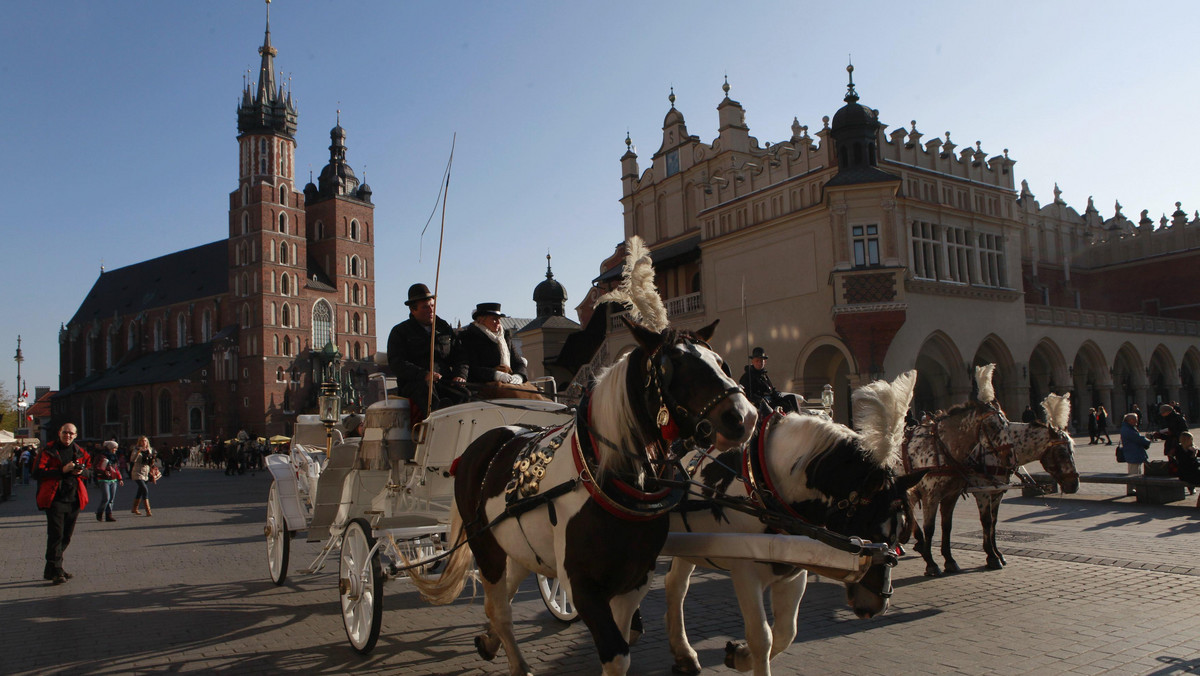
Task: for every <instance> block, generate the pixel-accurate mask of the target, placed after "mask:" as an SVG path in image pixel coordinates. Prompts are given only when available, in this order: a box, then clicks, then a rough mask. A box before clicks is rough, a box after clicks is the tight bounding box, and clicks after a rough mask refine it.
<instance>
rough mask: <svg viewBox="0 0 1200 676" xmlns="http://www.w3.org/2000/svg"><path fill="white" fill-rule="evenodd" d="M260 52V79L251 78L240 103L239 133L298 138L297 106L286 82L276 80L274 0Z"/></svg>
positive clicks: (269, 3) (268, 14)
mask: <svg viewBox="0 0 1200 676" xmlns="http://www.w3.org/2000/svg"><path fill="white" fill-rule="evenodd" d="M258 53H259V56H261V57H262V58H261V63H260V64H259V67H258V82H257V83H252V82H250V81H247V82H246V86H245V88H244V89H243V91H242V101H241V103H240V104H239V105H238V132H240V133H242V134H264V133H267V134H277V135H280V136H285V137H287V138H294V137H295V135H296V107H295V106H294V105H293V104H292V94H291V92H290V91H286V92H285V91H284V88H283V83H282V82H278V83H277V82H276V80H275V55H276V54H277V53H278V52H277V51H276V50H275V48H274V47H273V46H271V0H267V29H266V34H265V35H264V36H263V44H262V46H261V47H259V48H258Z"/></svg>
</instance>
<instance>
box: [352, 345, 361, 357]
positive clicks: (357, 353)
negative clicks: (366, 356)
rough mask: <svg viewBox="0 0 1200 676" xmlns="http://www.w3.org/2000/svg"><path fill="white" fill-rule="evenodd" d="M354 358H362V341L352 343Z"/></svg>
mask: <svg viewBox="0 0 1200 676" xmlns="http://www.w3.org/2000/svg"><path fill="white" fill-rule="evenodd" d="M354 358H355V359H362V358H363V356H362V343H355V344H354Z"/></svg>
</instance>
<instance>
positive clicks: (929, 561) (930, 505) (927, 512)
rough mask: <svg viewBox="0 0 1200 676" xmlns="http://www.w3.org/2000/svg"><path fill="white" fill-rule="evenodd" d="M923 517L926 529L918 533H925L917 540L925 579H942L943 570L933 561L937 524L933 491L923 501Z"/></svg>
mask: <svg viewBox="0 0 1200 676" xmlns="http://www.w3.org/2000/svg"><path fill="white" fill-rule="evenodd" d="M921 515H922V516H923V517H925V523H924V527H923V528H918V529H917V531H918V532H920V531H924V533H923V534H920V536H919V537H918V538H917V551H919V552H921V558H923V559H925V577H940V576H941V574H942V569H941V568H938V565H937V562H936V561H934V560H933V533H934V530H933V529H934V526H935V525H936V524H937V502H936V501H935V500H934V496H933V495H932V491H929V492H927V493H926V494H925V495H924V497H923V498H922V500H921ZM945 527H946V526H945V524H942V528H945Z"/></svg>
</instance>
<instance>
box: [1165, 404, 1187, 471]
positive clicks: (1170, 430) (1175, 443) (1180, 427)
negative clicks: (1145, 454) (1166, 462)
mask: <svg viewBox="0 0 1200 676" xmlns="http://www.w3.org/2000/svg"><path fill="white" fill-rule="evenodd" d="M1158 415H1159V416H1160V417H1161V418H1162V426H1163V427H1162V429H1160V430H1159V431H1158V437H1159V438H1160V439H1162V440H1163V455H1165V456H1167V458H1169V459H1170V462H1171V465H1172V466H1174V465H1175V452H1176V451H1178V450H1179V448H1180V443H1179V437H1180V436H1181V435H1182V434H1183V433H1184V432H1186V431H1188V424H1187V420H1184V418H1183V415H1182V414H1181V413H1180V412H1179V411H1177V410H1175V407H1174V406H1171V405H1170V404H1163V405H1161V406H1159V407H1158Z"/></svg>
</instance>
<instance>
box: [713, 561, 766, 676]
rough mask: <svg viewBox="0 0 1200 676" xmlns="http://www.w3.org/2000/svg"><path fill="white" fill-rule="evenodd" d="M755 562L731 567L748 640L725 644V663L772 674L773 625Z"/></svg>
mask: <svg viewBox="0 0 1200 676" xmlns="http://www.w3.org/2000/svg"><path fill="white" fill-rule="evenodd" d="M755 565H756V564H753V563H751V564H750V566H749V567H747V566H745V565H739V566H735V567H734V568H733V569H731V570H730V575H731V576H732V577H733V588H734V591H736V592H737V600H738V607H740V608H741V609H742V621H743V622H744V623H745V625H746V643H745V645H739V644H736V643H734V642H732V641H730V642H729V643H726V644H725V666H727V667H731V668H733V669H737V670H738V671H750V670H751V669H753V670H754V676H769V674H770V673H771V664H770V659H771V646H772V637H771V627H770V625H769V624H767V609H766V607H765V606H764V604H763V584H762V581H761V580H760V579H759V577H758V575H756V574H755V571H754V566H755Z"/></svg>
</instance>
